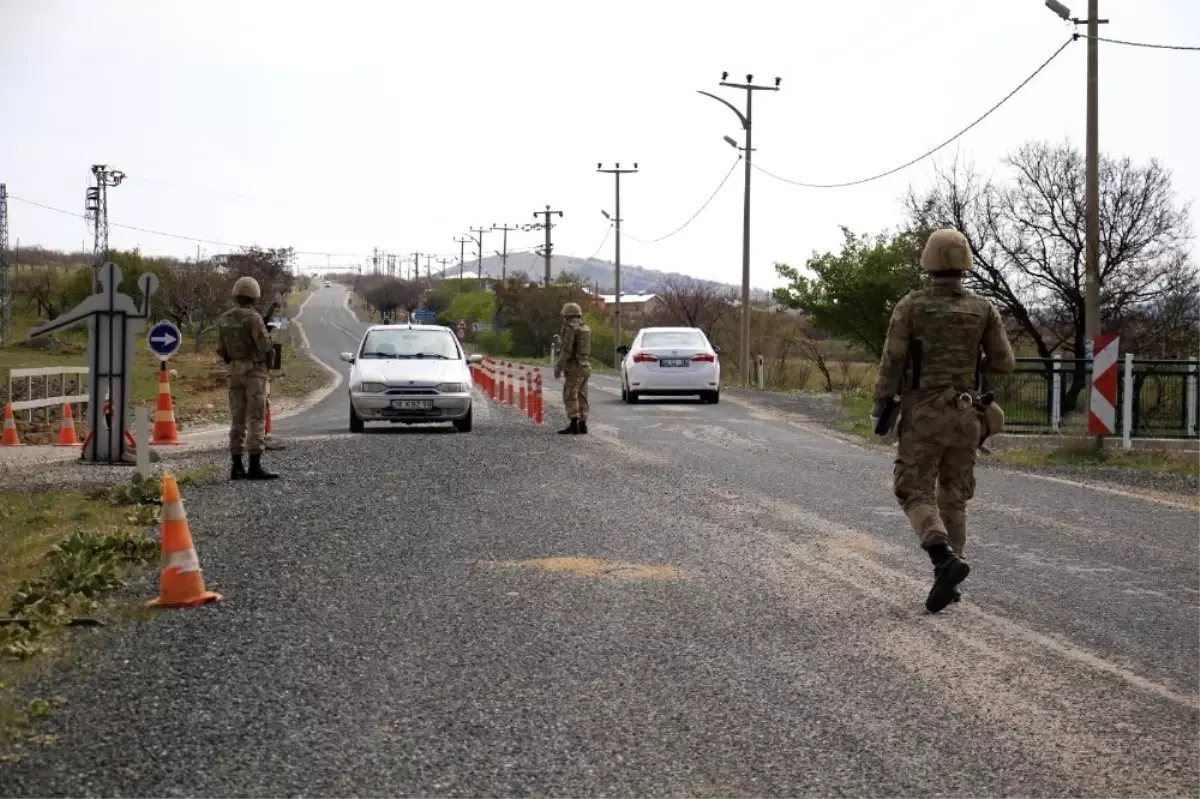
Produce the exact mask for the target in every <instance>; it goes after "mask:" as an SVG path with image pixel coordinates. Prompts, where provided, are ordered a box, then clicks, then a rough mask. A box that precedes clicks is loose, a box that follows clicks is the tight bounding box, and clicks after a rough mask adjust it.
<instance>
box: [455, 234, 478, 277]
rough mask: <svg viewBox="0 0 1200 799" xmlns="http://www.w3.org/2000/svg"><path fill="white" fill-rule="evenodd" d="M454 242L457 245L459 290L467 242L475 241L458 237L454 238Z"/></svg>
mask: <svg viewBox="0 0 1200 799" xmlns="http://www.w3.org/2000/svg"><path fill="white" fill-rule="evenodd" d="M454 241H455V243H457V244H458V280H459V289H461V288H462V279H463V260H464V259H465V258H466V257H467V242H468V241H475V239H471V238H467V237H466V236H463V237H462V238H461V239H460V238H458V237H455V239H454Z"/></svg>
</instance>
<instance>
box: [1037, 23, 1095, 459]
mask: <svg viewBox="0 0 1200 799" xmlns="http://www.w3.org/2000/svg"><path fill="white" fill-rule="evenodd" d="M1099 5H1100V3H1099V0H1088V15H1087V19H1076V18H1074V17H1072V16H1071V10H1070V9H1069V8H1067V7H1066V6H1064V5H1063V4H1062V3H1059V2H1057V0H1046V8H1048V9H1050V10H1051V11H1053V12H1054V13H1055V14H1057V15H1058V16H1059V17H1061V18H1062V19H1064V20H1066V21H1067V22H1070V23H1071V24H1073V25H1076V26H1078V25H1087V141H1086V143H1085V152H1084V159H1083V163H1084V185H1083V195H1084V206H1085V215H1086V220H1085V225H1086V229H1085V232H1084V275H1085V286H1084V299H1083V329H1084V336H1085V338H1086V341H1085V343H1084V347H1085V348H1086V356H1087V358H1088V360H1091V358H1092V356H1093V350H1094V347H1095V344H1096V337H1097V336H1099V335H1100V330H1101V327H1102V325H1101V324H1100V115H1099V110H1098V106H1099V99H1100V98H1099V94H1100V93H1099V88H1098V84H1099V74H1098V73H1099V63H1098V62H1099V58H1098V56H1099V47H1098V45H1099V43H1098V42H1097V41H1096V37H1097V36H1099V35H1100V33H1099V26H1100V25H1107V24H1108V20H1107V19H1100V18H1099V16H1100V8H1099ZM1088 383H1089V386H1088V392H1087V396H1088V400H1087V401H1088V406H1089V407H1090V405H1091V397H1092V392H1091V385H1090V383H1091V380H1089V381H1088ZM1103 446H1104V437H1103V436H1096V448H1097V449H1100V448H1102V447H1103Z"/></svg>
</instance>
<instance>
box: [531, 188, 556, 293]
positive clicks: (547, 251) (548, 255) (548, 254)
mask: <svg viewBox="0 0 1200 799" xmlns="http://www.w3.org/2000/svg"><path fill="white" fill-rule="evenodd" d="M554 214H558V215H559V217H560V218H561V217H562V215H563V212H562V211H551V210H550V206H548V205H547V206H546V210H545V211H534V212H533V215H534V216H535V217H537V216H544V217H545V218H546V221H545V222H539V223H537V224H536V225H534V226H533V227H534V228H538V227H542V228H545V230H546V245H545V247H544V249H543V251H542V257H543V258H545V259H546V278H545V285H547V286H549V285H550V262H551V259H552V258H553V255H554V245H553V244H552V243H551V242H550V229H551V228H553V227H554V225H553V224H552V223H551V222H550V217H552V216H553V215H554Z"/></svg>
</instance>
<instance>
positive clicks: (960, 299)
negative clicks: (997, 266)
mask: <svg viewBox="0 0 1200 799" xmlns="http://www.w3.org/2000/svg"><path fill="white" fill-rule="evenodd" d="M981 347H982V351H983V354H984V355H985V356H986V359H985V360H983V362H982V363H981V362H980V349H981ZM981 366H982V368H983V370H984V371H986V372H988V373H989V374H1010V373H1011V372H1012V371H1013V369H1015V368H1016V360H1015V359H1014V357H1013V351H1012V346H1011V345H1010V344H1009V342H1008V335H1007V334H1006V333H1005V332H1004V323H1003V322H1002V321H1001V319H1000V314H999V312H998V311H997V310H996V309H995V308H994V307H993V306H992V304H991V303H990V302H988V301H987V300H985V299H984V298H983V297H980V296H979V295H977V294H974V293H973V292H971V291H969V290H968V289H966V288H965V287H964V286H963V284H962V280H961V279H958V278H941V277H938V278H934V279H933V284H932V285H930V286H929V287H927V288H923V289H918V290H917V291H912V292H909V293H908V294H907V295H905V296H904V298H903V299H901V300H900V302H898V303H897V304H896V308H895V310H894V311H892V318H891V321H890V323H889V324H888V333H887V342H886V343H885V344H884V347H883V357H882V358H881V359H880V361H879V374H878V377H877V378H876V381H875V392H874V400H875V409H876V411H878V410H879V409H880V408H881V407H882V406H883V405H884V403H886V402H887V401H888V400H890V399H892V398H893V397H895V396H897V395H899V396H900V397H901V399H902V400H906V399H912V400H917V401H919V400H920V399H921V398H923V397H925V396H929V395H931V394H937V393H941V392H943V391H946V390H947V389H950V388H953V389H955V390H957V391H968V390H972V389H976V388H977V387H978V386H977V385H976V374H977V372H978V371H979V369H980V367H981Z"/></svg>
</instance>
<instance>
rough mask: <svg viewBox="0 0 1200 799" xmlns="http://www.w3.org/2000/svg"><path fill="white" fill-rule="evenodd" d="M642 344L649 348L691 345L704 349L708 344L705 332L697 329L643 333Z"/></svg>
mask: <svg viewBox="0 0 1200 799" xmlns="http://www.w3.org/2000/svg"><path fill="white" fill-rule="evenodd" d="M642 346H643V347H646V348H647V349H650V348H657V347H690V348H694V349H699V350H702V349H704V348H705V347H707V346H708V341H707V340H706V339H705V338H704V334H703V333H701V332H699V331H696V330H662V331H659V332H656V333H643V334H642Z"/></svg>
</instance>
